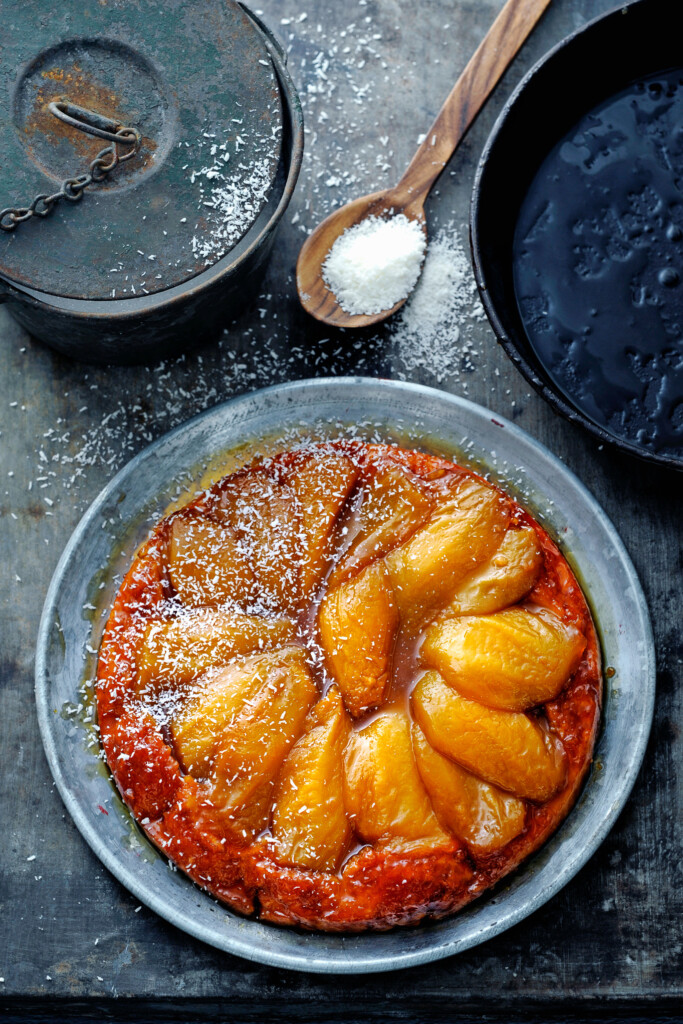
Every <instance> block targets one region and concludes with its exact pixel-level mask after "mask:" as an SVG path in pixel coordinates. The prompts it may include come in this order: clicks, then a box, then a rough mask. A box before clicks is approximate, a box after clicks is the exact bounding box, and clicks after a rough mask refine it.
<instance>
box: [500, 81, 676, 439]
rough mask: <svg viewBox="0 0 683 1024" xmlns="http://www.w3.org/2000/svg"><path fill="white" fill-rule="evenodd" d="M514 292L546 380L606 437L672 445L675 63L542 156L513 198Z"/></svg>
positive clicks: (597, 110)
mask: <svg viewBox="0 0 683 1024" xmlns="http://www.w3.org/2000/svg"><path fill="white" fill-rule="evenodd" d="M513 266H514V283H515V292H516V296H517V303H518V307H519V311H520V314H521V318H522V321H523V324H524V327H525V330H526V333H527V335H528V338H529V341H530V342H531V345H532V347H533V348H534V350H535V352H536V355H537V356H538V358H539V359H540V361H541V362H542V364H543V365H544V366H545V368H546V369H547V371H548V372H549V373H550V374H551V376H552V377H553V379H554V381H555V383H556V384H557V385H558V386H559V388H560V389H561V390H562V391H563V392H564V393H565V394H566V396H567V397H568V398H569V399H570V400H571V401H572V402H573V404H574V405H575V406H577V407H578V408H579V409H580V410H581V411H582V412H584V413H585V414H587V415H588V416H589V417H590V418H591V419H592V420H594V421H595V422H596V423H597V424H599V425H600V426H602V427H605V428H607V429H608V430H609V431H610V432H611V433H612V434H614V435H616V436H617V437H618V438H620V439H623V440H627V441H630V442H634V443H636V444H637V445H639V446H641V447H644V448H647V449H649V450H651V451H654V452H657V453H660V454H672V455H680V454H681V451H682V450H683V70H681V69H678V70H676V71H670V72H666V73H663V74H658V75H655V76H651V77H649V78H646V79H643V80H641V81H637V82H635V83H633V84H632V85H630V86H629V87H628V88H627V89H625V90H623V92H620V93H618V94H617V95H615V96H613V97H612V98H611V99H609V100H607V101H606V102H605V103H603V104H601V105H600V106H598V107H596V108H595V109H594V110H592V111H591V112H590V113H588V114H586V115H585V116H584V117H583V118H582V119H581V120H580V121H579V122H578V124H577V125H576V126H575V127H574V128H573V129H572V131H570V132H569V133H568V134H567V135H566V136H565V137H564V138H563V139H562V140H561V142H559V144H558V145H556V146H555V148H554V149H553V150H552V152H551V153H550V154H549V155H548V157H547V158H546V160H545V162H544V163H543V164H542V166H541V168H540V169H539V171H538V173H537V175H536V177H535V179H534V181H533V182H532V185H531V188H530V189H529V191H528V193H527V195H526V197H525V199H524V202H523V204H522V207H521V211H520V215H519V219H518V222H517V227H516V232H515V240H514V248H513Z"/></svg>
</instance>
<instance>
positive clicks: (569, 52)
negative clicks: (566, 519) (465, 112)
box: [470, 0, 683, 470]
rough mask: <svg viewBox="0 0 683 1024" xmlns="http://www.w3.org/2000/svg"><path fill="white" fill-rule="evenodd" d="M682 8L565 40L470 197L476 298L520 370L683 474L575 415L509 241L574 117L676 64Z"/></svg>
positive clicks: (507, 115) (527, 89)
mask: <svg viewBox="0 0 683 1024" xmlns="http://www.w3.org/2000/svg"><path fill="white" fill-rule="evenodd" d="M680 13H681V12H680V7H679V5H678V4H676V3H674V2H672V0H635V2H633V3H630V4H622V5H621V6H620V7H618V8H616V9H615V10H614V11H611V12H610V13H608V14H606V15H603V16H602V17H600V18H597V19H595V20H594V21H591V22H589V23H588V25H586V26H584V28H582V29H580V30H579V31H578V32H575V33H573V35H570V36H567V38H566V39H564V40H563V41H562V42H561V43H559V44H558V45H557V46H556V47H555V48H554V49H552V50H551V51H550V52H549V53H548V54H546V56H545V57H544V58H543V59H542V60H541V61H539V63H538V64H536V65H535V67H533V68H532V69H531V71H529V73H528V74H527V75H526V76H525V78H523V79H522V81H521V82H520V84H519V86H518V87H517V89H516V90H515V92H514V93H513V94H512V96H511V97H510V99H509V100H508V102H507V103H506V104H505V106H504V107H503V110H502V111H501V114H500V116H499V118H498V120H497V121H496V124H495V125H494V127H493V131H492V132H491V135H490V136H489V139H488V141H487V143H486V146H485V148H484V152H483V153H482V156H481V159H480V161H479V166H478V168H477V174H476V178H475V182H474V190H473V193H472V204H471V218H470V240H471V244H472V256H473V261H474V273H475V277H476V280H477V285H478V287H479V293H480V295H481V299H482V302H483V304H484V308H485V310H486V313H487V314H488V317H489V320H490V321H491V325H492V327H493V329H494V331H495V333H496V335H497V337H498V340H499V341H500V343H501V345H502V346H503V348H504V349H505V351H506V352H507V354H508V355H509V356H510V358H511V359H512V361H513V363H514V364H515V366H516V367H517V369H518V370H520V372H521V373H522V374H524V376H525V377H526V379H527V380H528V381H529V383H530V384H532V385H533V387H534V388H535V389H536V390H537V391H538V392H539V394H540V395H542V397H543V398H545V400H546V401H547V402H548V403H549V404H550V405H551V406H552V408H553V409H555V411H556V412H559V413H560V414H561V415H562V416H564V417H566V418H567V419H568V420H570V421H571V422H573V423H579V424H581V425H582V426H583V427H585V428H586V429H587V430H589V431H590V432H591V433H592V434H594V435H595V436H596V437H598V438H599V439H600V440H601V441H602V442H605V443H608V444H610V445H614V446H615V447H617V448H619V449H620V450H621V451H623V452H628V453H630V454H632V455H635V456H637V457H638V458H641V459H644V460H646V461H647V462H652V463H657V464H658V465H661V466H669V467H671V468H674V469H678V470H683V456H681V457H677V456H673V455H659V454H656V453H655V452H651V451H648V450H647V449H644V448H641V447H639V446H638V445H636V444H634V443H632V442H630V441H625V440H623V439H621V438H617V437H615V436H614V435H613V434H612V433H610V432H609V431H608V430H605V428H604V427H601V426H599V425H598V424H596V423H594V422H593V420H591V419H590V418H589V417H588V416H586V415H585V414H584V413H582V412H581V411H580V410H579V409H577V408H576V407H575V406H574V405H572V404H571V402H570V401H569V400H568V399H567V397H566V396H565V395H564V394H563V392H561V391H560V390H559V388H558V387H557V385H556V384H555V383H554V382H553V380H552V379H551V377H550V375H549V374H548V373H547V372H546V370H545V368H544V366H543V364H542V363H541V361H540V360H539V359H538V357H537V355H536V354H535V352H534V351H533V349H532V347H531V345H530V343H529V340H528V338H527V336H526V333H525V331H524V327H523V325H522V321H521V318H520V315H519V311H518V309H517V300H516V298H515V293H514V286H513V273H512V242H513V238H514V231H515V226H516V223H517V218H518V215H519V210H520V206H521V203H522V200H523V199H524V196H525V194H526V192H527V190H528V188H529V186H530V185H531V182H532V180H533V178H534V176H535V174H536V171H537V170H538V168H539V166H540V164H541V163H542V161H543V160H544V159H545V157H546V156H547V155H548V153H549V152H550V150H551V149H552V147H553V146H554V145H555V144H556V143H557V142H559V140H560V139H561V138H562V137H563V136H564V135H566V134H567V132H568V131H569V130H570V129H571V128H572V126H573V125H574V124H575V123H576V122H577V121H578V120H579V118H580V117H581V116H582V115H584V114H585V113H587V112H588V111H589V110H591V109H592V108H593V107H595V106H597V105H598V104H599V103H601V102H602V101H604V100H606V99H608V98H609V97H610V96H612V95H614V94H615V93H617V92H619V91H620V90H621V89H624V88H626V86H627V85H629V83H630V82H632V81H634V80H636V79H638V78H640V77H644V76H647V75H651V74H656V73H657V72H660V71H665V70H668V69H670V68H676V67H681V65H682V64H683V51H682V50H681V45H680V27H679V26H680V20H679V19H680Z"/></svg>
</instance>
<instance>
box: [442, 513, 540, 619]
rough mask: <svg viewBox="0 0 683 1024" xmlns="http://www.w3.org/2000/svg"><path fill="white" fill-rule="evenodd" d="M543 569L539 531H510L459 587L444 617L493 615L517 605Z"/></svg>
mask: <svg viewBox="0 0 683 1024" xmlns="http://www.w3.org/2000/svg"><path fill="white" fill-rule="evenodd" d="M542 567H543V554H542V552H541V548H540V545H539V543H538V539H537V537H536V531H535V530H533V529H532V528H531V527H530V526H522V527H520V528H519V529H510V530H508V531H507V533H506V534H505V536H504V537H503V542H502V544H501V545H500V547H499V548H498V550H497V551H496V552H495V554H494V555H493V556H492V557H491V558H490V559H489V560H488V561H487V562H485V563H484V564H483V565H482V566H480V568H479V569H476V570H475V571H474V572H473V573H470V575H469V576H466V577H465V579H464V580H462V582H461V583H460V584H459V586H458V588H457V590H456V591H455V593H454V594H453V595H452V596H451V598H450V601H449V603H448V605H447V606H446V608H444V612H443V615H444V618H449V617H450V616H452V615H490V614H491V613H492V612H497V611H500V610H501V609H503V608H507V607H508V606H509V605H512V604H516V603H517V602H518V601H520V600H521V599H522V598H523V597H524V596H525V594H528V593H529V591H530V590H531V588H532V587H533V585H534V583H535V582H536V580H537V579H538V577H539V575H540V572H541V568H542Z"/></svg>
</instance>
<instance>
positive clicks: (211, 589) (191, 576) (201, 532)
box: [168, 515, 255, 608]
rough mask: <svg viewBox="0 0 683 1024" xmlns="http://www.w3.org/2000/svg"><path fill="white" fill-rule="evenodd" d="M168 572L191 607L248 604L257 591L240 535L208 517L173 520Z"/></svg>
mask: <svg viewBox="0 0 683 1024" xmlns="http://www.w3.org/2000/svg"><path fill="white" fill-rule="evenodd" d="M168 573H169V576H170V578H171V582H172V584H173V587H174V589H175V591H176V593H177V595H178V597H179V598H180V600H181V601H182V602H183V604H184V605H186V606H187V607H188V608H197V607H199V606H202V605H204V606H209V607H215V606H216V605H219V604H223V603H225V602H226V601H234V602H236V603H237V604H240V605H243V604H248V603H249V601H250V600H251V599H252V597H253V594H254V584H255V579H254V573H253V571H252V568H251V566H250V564H249V560H248V558H247V557H246V555H245V553H244V551H243V549H242V547H241V545H240V543H239V541H238V539H237V537H236V536H235V534H234V533H233V531H232V530H231V529H230V527H229V526H224V525H221V524H220V523H215V522H213V521H212V520H211V519H207V518H206V517H205V516H200V515H186V516H177V517H176V518H175V519H174V520H173V523H172V525H171V538H170V544H169V561H168Z"/></svg>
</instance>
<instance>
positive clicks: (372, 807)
mask: <svg viewBox="0 0 683 1024" xmlns="http://www.w3.org/2000/svg"><path fill="white" fill-rule="evenodd" d="M344 800H345V804H346V810H347V812H348V814H349V816H350V818H351V821H352V822H353V826H354V828H355V830H356V832H357V833H358V835H359V836H360V838H361V839H362V840H364V841H365V842H369V843H373V842H377V841H379V840H401V841H403V842H412V841H415V840H420V841H424V842H426V843H429V844H437V845H438V844H441V843H443V842H447V841H448V839H449V837H448V834H447V833H446V832H445V831H444V830H443V829H442V827H441V825H440V824H439V822H438V820H437V817H436V815H435V814H434V811H433V810H432V805H431V803H430V800H429V797H428V795H427V791H426V789H425V788H424V785H423V783H422V779H421V778H420V774H419V772H418V770H417V765H416V764H415V758H414V756H413V748H412V743H411V739H410V724H409V722H408V719H407V718H406V716H405V715H404V714H401V713H400V712H398V711H387V712H383V713H382V714H380V715H378V717H377V718H376V719H375V720H374V721H373V722H372V723H371V724H370V725H368V726H366V728H365V729H362V730H361V731H360V732H357V733H355V734H354V735H353V736H352V738H351V741H350V743H349V745H348V747H347V748H346V754H345V757H344Z"/></svg>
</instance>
